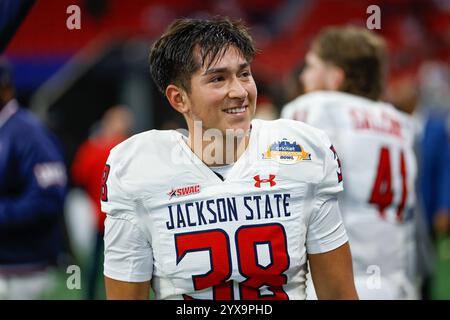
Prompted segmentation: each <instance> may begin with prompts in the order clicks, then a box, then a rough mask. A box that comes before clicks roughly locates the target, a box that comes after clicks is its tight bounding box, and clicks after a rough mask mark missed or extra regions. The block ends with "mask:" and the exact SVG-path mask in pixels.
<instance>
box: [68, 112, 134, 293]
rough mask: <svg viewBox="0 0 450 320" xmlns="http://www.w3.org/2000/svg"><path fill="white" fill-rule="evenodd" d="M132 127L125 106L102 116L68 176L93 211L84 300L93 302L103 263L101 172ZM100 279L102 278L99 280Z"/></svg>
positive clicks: (131, 121)
mask: <svg viewBox="0 0 450 320" xmlns="http://www.w3.org/2000/svg"><path fill="white" fill-rule="evenodd" d="M132 126H133V115H132V113H131V111H130V110H129V108H128V107H127V106H122V105H117V106H113V107H111V108H110V109H108V110H107V111H106V112H105V114H104V115H103V117H102V119H101V121H100V125H99V128H98V130H96V131H95V132H94V134H93V135H92V136H91V137H89V139H88V140H87V141H85V142H84V143H83V144H82V145H81V146H80V148H79V149H78V151H77V153H76V155H75V158H74V160H73V164H72V168H71V174H72V180H73V182H74V184H75V185H77V186H79V187H81V188H83V189H84V190H85V191H86V193H87V195H88V197H89V199H90V200H91V203H92V206H93V207H94V209H95V220H96V225H97V228H96V236H95V247H94V250H93V252H92V257H91V259H90V260H89V271H88V288H87V295H86V298H87V299H95V297H96V291H97V290H96V289H97V282H98V281H97V280H98V279H99V278H100V277H101V266H102V263H103V254H102V253H103V235H104V229H105V227H104V221H105V217H106V215H105V214H104V213H103V212H102V210H101V207H100V196H101V185H102V178H103V177H102V176H103V169H104V167H105V164H106V160H107V159H108V155H109V151H110V150H111V149H112V148H113V147H115V146H116V145H117V144H119V143H120V142H122V141H124V140H125V139H127V138H128V137H129V135H130V133H131V129H132ZM101 278H102V279H103V277H101Z"/></svg>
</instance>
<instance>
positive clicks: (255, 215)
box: [102, 19, 357, 300]
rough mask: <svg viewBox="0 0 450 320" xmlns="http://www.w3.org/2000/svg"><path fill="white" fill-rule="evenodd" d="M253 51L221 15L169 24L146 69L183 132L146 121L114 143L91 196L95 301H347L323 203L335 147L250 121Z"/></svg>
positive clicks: (333, 185) (334, 169) (332, 176)
mask: <svg viewBox="0 0 450 320" xmlns="http://www.w3.org/2000/svg"><path fill="white" fill-rule="evenodd" d="M254 54H255V49H254V47H253V43H252V40H251V37H250V36H249V34H248V32H247V30H246V28H245V27H244V26H243V25H242V24H240V23H235V22H230V21H229V20H226V19H214V20H195V19H180V20H177V21H175V22H174V23H173V24H172V25H171V26H170V27H169V28H168V30H167V31H166V32H165V33H164V34H163V35H162V36H161V38H160V39H159V40H158V41H156V43H155V44H154V46H153V48H152V51H151V54H150V71H151V74H152V77H153V79H154V81H155V83H156V84H157V86H158V88H159V90H160V91H161V92H162V93H163V94H164V95H165V96H166V97H167V99H168V101H169V102H170V104H171V106H172V107H173V108H175V109H176V110H177V111H178V112H180V113H182V114H183V116H184V117H185V119H186V121H187V124H188V133H187V135H182V134H180V133H179V132H177V131H157V130H151V131H148V132H144V133H141V134H138V135H136V136H134V137H132V138H130V139H129V140H127V141H125V142H123V143H122V144H120V145H119V146H117V147H116V148H114V149H113V150H112V151H111V153H110V157H109V159H108V161H107V164H106V168H105V173H104V179H103V190H102V191H103V193H102V209H103V211H104V212H106V213H107V218H106V222H105V266H104V274H105V281H106V291H107V297H108V298H109V299H148V297H149V290H150V286H151V287H152V289H153V290H154V292H155V296H156V298H157V299H220V300H228V299H304V298H305V275H306V273H307V260H308V259H309V261H310V265H311V271H312V275H313V279H314V281H315V283H316V285H317V290H318V295H319V297H320V298H323V299H355V298H357V295H356V292H355V288H354V284H353V272H352V267H351V255H350V250H349V246H348V243H347V236H346V233H345V229H344V227H343V225H342V221H341V218H340V213H339V207H338V203H337V200H336V197H337V193H339V192H340V191H341V190H342V182H341V181H342V177H341V175H340V168H339V165H338V160H337V155H336V153H335V152H334V149H333V147H332V146H331V144H330V142H329V140H328V138H327V137H326V135H325V134H323V133H322V132H321V131H320V130H317V129H314V128H312V127H309V126H307V125H304V124H301V123H298V122H295V121H290V120H278V121H261V120H252V117H253V115H254V113H255V106H256V97H257V89H256V85H255V82H254V79H253V76H252V73H251V68H250V63H251V61H252V59H253V56H254Z"/></svg>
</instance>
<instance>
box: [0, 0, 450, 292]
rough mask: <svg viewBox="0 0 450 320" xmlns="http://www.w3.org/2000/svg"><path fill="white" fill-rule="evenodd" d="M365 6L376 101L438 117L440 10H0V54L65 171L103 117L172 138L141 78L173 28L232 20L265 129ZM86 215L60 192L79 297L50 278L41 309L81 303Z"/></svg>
mask: <svg viewBox="0 0 450 320" xmlns="http://www.w3.org/2000/svg"><path fill="white" fill-rule="evenodd" d="M372 4H376V5H378V6H379V7H380V9H381V29H380V30H376V32H378V33H380V34H381V35H383V36H384V37H385V38H386V39H387V42H388V44H389V49H390V70H389V79H388V85H387V89H386V93H385V99H386V100H389V101H391V102H393V103H394V105H395V106H396V107H398V108H400V109H402V110H404V111H406V112H409V113H413V112H416V113H417V112H419V111H420V110H421V108H426V107H427V106H428V105H436V104H438V105H439V106H440V107H442V108H448V109H450V97H449V92H450V80H449V79H450V71H449V62H450V2H449V1H448V0H352V1H345V0H214V1H213V0H128V1H119V0H39V1H33V0H1V1H0V35H1V37H0V50H3V53H2V54H3V55H4V56H5V57H6V58H7V59H8V60H9V61H10V62H11V63H12V65H13V68H14V69H13V70H14V78H15V84H16V88H17V98H18V100H19V102H20V103H21V104H22V105H24V106H27V107H29V108H30V109H31V110H32V111H33V112H35V113H36V114H37V115H38V116H39V117H40V118H41V119H42V120H43V121H44V122H45V124H46V125H47V126H49V127H50V128H51V129H52V130H53V131H54V132H55V133H56V135H57V136H58V137H59V139H60V140H61V143H62V145H63V148H64V152H65V159H66V164H67V167H68V168H70V167H71V165H72V161H73V158H74V156H75V153H76V150H77V149H78V147H79V146H80V144H81V143H82V142H83V141H84V140H85V139H87V138H88V137H89V135H90V134H91V133H92V132H93V130H95V128H96V127H97V126H98V122H99V120H100V119H101V117H102V115H103V113H104V112H105V110H107V109H108V108H109V107H111V106H113V105H117V104H123V105H126V106H128V107H129V108H130V109H131V111H132V113H133V114H134V116H135V122H134V126H133V132H135V133H136V132H141V131H144V130H149V129H152V128H158V129H162V128H180V127H183V126H184V124H183V121H182V119H181V118H180V117H179V116H178V115H177V114H176V113H175V112H174V111H172V108H170V107H169V106H168V104H167V103H166V102H165V100H164V99H163V98H162V97H161V96H160V95H159V94H158V93H157V91H156V88H155V86H154V85H153V83H152V81H151V78H150V75H149V73H148V66H147V58H148V52H149V48H150V45H151V43H152V40H153V39H154V38H155V37H157V36H158V35H159V34H160V33H161V32H162V31H163V30H164V28H165V27H166V26H167V25H168V24H169V23H170V22H171V21H172V20H173V19H174V18H177V17H181V16H186V17H188V16H189V17H203V16H211V15H226V16H228V17H231V18H237V19H242V20H244V21H245V22H246V23H247V24H248V25H249V26H250V27H251V32H252V35H253V37H254V39H255V42H256V45H257V47H258V48H259V50H260V54H259V55H258V56H257V57H256V59H255V61H254V64H253V73H254V76H255V79H256V82H257V84H258V88H259V102H258V105H259V106H258V108H259V109H258V116H259V117H263V118H276V117H278V115H279V111H280V108H281V107H282V106H283V105H284V104H285V103H286V102H287V101H289V100H291V99H293V98H294V97H295V96H297V95H298V94H299V93H301V88H300V85H299V83H298V81H297V76H298V73H299V71H300V69H301V63H302V58H303V57H304V54H305V52H306V50H307V48H308V45H309V43H310V40H311V39H312V37H313V36H314V35H315V34H316V33H317V32H318V31H319V30H320V29H321V28H322V27H324V26H327V25H342V24H355V25H359V26H365V25H366V20H367V18H368V17H369V14H368V13H367V12H366V10H367V7H368V6H369V5H372ZM69 5H78V6H79V7H80V9H81V29H74V30H69V29H68V28H67V27H66V20H67V19H68V17H69V16H70V14H68V13H67V12H66V10H67V7H68V6H69ZM419 113H420V112H419ZM449 165H450V164H449ZM93 210H94V209H93V208H92V205H91V204H90V203H89V201H88V199H87V197H86V195H85V194H84V192H83V191H81V190H80V189H75V188H74V189H72V191H71V192H70V193H69V195H68V197H67V204H66V212H65V219H66V224H67V233H68V239H69V241H70V244H71V247H72V248H73V254H72V255H73V259H74V260H73V261H76V263H77V264H79V265H81V270H82V276H83V278H82V279H83V285H82V288H81V290H69V289H68V288H67V287H66V279H67V277H68V275H67V274H66V272H65V271H66V270H65V269H64V268H61V269H60V270H58V271H57V272H56V273H55V276H56V277H57V279H58V281H57V285H56V287H55V288H54V290H52V291H51V292H48V293H47V294H46V295H45V296H44V297H43V298H46V299H82V298H84V297H85V289H86V287H87V285H86V284H87V281H88V279H87V276H86V272H84V270H85V266H86V264H87V261H88V260H89V256H90V253H91V251H92V250H93V247H94V242H95V217H94V214H93V213H92V211H93ZM438 249H439V250H437V253H438V258H439V257H440V258H441V259H440V263H439V264H438V265H437V268H436V269H435V274H436V275H437V276H436V277H434V278H433V285H432V287H433V288H434V289H433V290H434V291H433V293H432V297H433V298H438V299H450V262H449V260H450V257H449V256H450V246H449V242H448V238H447V239H446V240H445V239H444V240H442V241H440V242H439V244H438ZM99 263H101V262H99ZM98 283H99V286H100V287H99V289H98V290H97V296H96V297H97V298H98V299H103V298H104V289H103V288H102V286H103V282H102V279H101V277H100V278H98Z"/></svg>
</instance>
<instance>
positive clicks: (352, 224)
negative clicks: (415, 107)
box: [281, 91, 417, 299]
mask: <svg viewBox="0 0 450 320" xmlns="http://www.w3.org/2000/svg"><path fill="white" fill-rule="evenodd" d="M281 116H282V118H288V119H294V120H299V121H303V122H305V123H308V124H310V125H312V126H315V127H317V128H320V129H322V130H324V131H325V132H326V133H327V134H328V136H329V137H330V140H331V142H332V143H333V145H335V146H336V148H337V150H338V151H339V156H340V159H341V162H342V172H343V175H344V177H345V180H344V187H345V191H344V192H343V193H342V194H341V195H340V196H339V204H340V207H341V210H342V216H343V220H344V224H345V227H346V230H347V234H348V237H349V243H350V248H351V252H352V257H353V267H354V273H355V282H356V284H357V289H358V293H359V296H360V298H369V299H370V298H373V299H376V298H377V297H380V296H382V297H384V298H389V297H391V298H407V297H412V294H410V293H406V292H405V291H410V290H409V289H408V288H409V287H410V284H411V281H412V279H411V278H412V275H411V273H412V272H413V259H414V232H413V231H414V223H413V219H412V209H413V206H414V203H415V191H414V184H415V178H416V171H417V169H416V160H415V155H414V152H413V137H414V133H413V122H412V119H411V118H410V117H409V116H408V115H406V114H403V113H401V112H399V111H398V110H396V109H395V108H394V107H393V106H392V105H391V104H387V103H382V102H374V101H371V100H368V99H365V98H363V97H358V96H355V95H351V94H347V93H343V92H331V91H330V92H325V91H322V92H313V93H309V94H305V95H303V96H300V97H298V98H297V99H295V100H293V101H292V102H290V103H289V104H287V105H286V106H285V107H284V108H283V110H282V115H281ZM380 279H381V280H380ZM383 281H384V282H385V283H383ZM407 287H408V288H407ZM380 292H384V293H383V294H381V295H380V294H379V293H380Z"/></svg>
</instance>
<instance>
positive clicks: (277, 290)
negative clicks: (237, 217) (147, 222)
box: [175, 223, 289, 300]
mask: <svg viewBox="0 0 450 320" xmlns="http://www.w3.org/2000/svg"><path fill="white" fill-rule="evenodd" d="M235 243H236V253H237V263H238V268H239V272H240V274H241V275H242V276H244V277H245V278H246V280H245V281H243V282H241V283H239V294H240V299H242V300H247V299H251V300H257V299H262V300H272V299H277V300H278V299H282V300H287V299H288V296H287V294H286V292H285V291H284V290H283V285H285V284H286V283H287V277H286V276H285V275H284V274H283V272H285V271H286V270H287V269H288V268H289V256H288V254H287V241H286V234H285V230H284V228H283V226H282V225H280V224H278V223H273V224H263V225H251V226H243V227H240V228H239V229H238V230H237V231H236V233H235ZM261 244H265V245H268V247H269V250H270V257H271V261H270V263H269V265H267V266H263V265H260V264H259V262H258V256H257V245H261ZM175 245H176V252H177V264H178V263H180V261H181V260H183V258H184V257H185V256H186V255H187V254H189V253H190V252H194V251H209V256H210V261H211V270H209V271H208V272H207V273H205V274H201V275H193V276H192V280H193V284H194V289H195V290H203V289H206V288H210V287H212V293H213V299H214V300H233V299H234V290H233V282H232V281H229V280H228V279H229V278H230V276H231V272H232V265H231V251H230V239H229V237H228V234H227V233H226V232H225V231H224V230H222V229H213V230H206V231H199V232H188V233H182V234H177V235H175ZM227 280H228V281H227ZM264 286H265V287H266V288H267V289H268V291H270V292H271V293H272V294H270V295H262V294H261V289H262V287H264ZM185 299H192V298H191V297H189V296H186V295H185Z"/></svg>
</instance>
